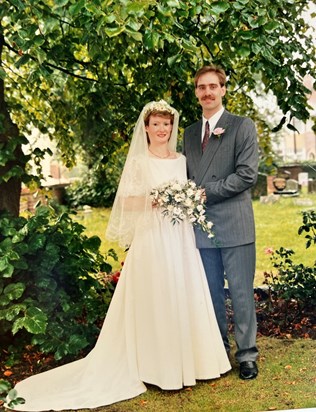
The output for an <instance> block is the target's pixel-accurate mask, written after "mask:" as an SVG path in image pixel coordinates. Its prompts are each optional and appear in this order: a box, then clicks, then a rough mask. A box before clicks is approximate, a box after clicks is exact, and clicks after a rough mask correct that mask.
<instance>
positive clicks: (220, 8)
mask: <svg viewBox="0 0 316 412" xmlns="http://www.w3.org/2000/svg"><path fill="white" fill-rule="evenodd" d="M229 7H230V6H229V3H228V2H227V1H214V3H211V5H210V9H211V10H212V11H213V12H214V13H216V14H220V13H224V12H225V11H226V10H228V9H229Z"/></svg>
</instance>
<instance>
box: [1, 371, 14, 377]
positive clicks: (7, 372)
mask: <svg viewBox="0 0 316 412" xmlns="http://www.w3.org/2000/svg"><path fill="white" fill-rule="evenodd" d="M3 374H4V376H11V375H13V372H12V371H9V370H7V371H5V372H3Z"/></svg>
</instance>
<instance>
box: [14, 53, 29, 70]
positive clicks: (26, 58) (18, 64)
mask: <svg viewBox="0 0 316 412" xmlns="http://www.w3.org/2000/svg"><path fill="white" fill-rule="evenodd" d="M30 59H31V56H30V55H29V54H23V56H22V57H20V59H19V60H18V61H17V62H16V63H15V67H16V68H17V69H19V68H20V67H21V66H23V65H24V64H27V63H28V62H29V60H30Z"/></svg>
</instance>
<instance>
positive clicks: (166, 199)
mask: <svg viewBox="0 0 316 412" xmlns="http://www.w3.org/2000/svg"><path fill="white" fill-rule="evenodd" d="M150 198H151V200H152V203H153V204H154V205H156V206H158V207H160V208H161V213H162V214H163V215H164V216H167V217H169V218H170V220H171V222H172V223H173V224H175V223H179V222H181V221H183V220H184V219H187V220H188V221H189V222H191V223H192V224H193V225H194V226H199V227H200V229H201V230H203V231H204V232H206V233H207V234H208V237H209V238H211V237H213V236H214V234H213V232H212V226H213V223H212V222H209V221H207V220H206V216H205V203H204V197H203V189H202V188H201V187H198V186H197V185H196V184H195V183H194V182H193V181H192V180H188V181H186V182H178V181H171V182H168V183H165V184H163V185H161V186H158V187H157V188H154V189H153V190H152V191H151V193H150Z"/></svg>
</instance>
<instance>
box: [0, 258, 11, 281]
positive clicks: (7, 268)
mask: <svg viewBox="0 0 316 412" xmlns="http://www.w3.org/2000/svg"><path fill="white" fill-rule="evenodd" d="M5 263H6V264H5V265H3V268H2V269H0V272H1V276H2V277H4V278H11V277H12V275H13V272H14V266H13V265H11V263H9V262H8V261H6V262H5Z"/></svg>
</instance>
